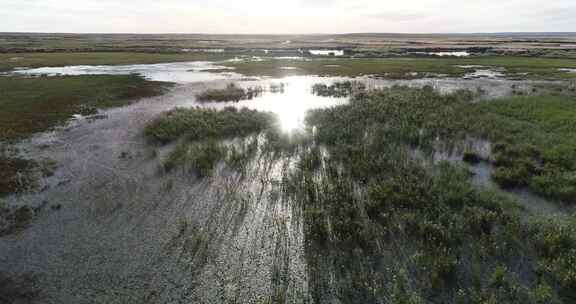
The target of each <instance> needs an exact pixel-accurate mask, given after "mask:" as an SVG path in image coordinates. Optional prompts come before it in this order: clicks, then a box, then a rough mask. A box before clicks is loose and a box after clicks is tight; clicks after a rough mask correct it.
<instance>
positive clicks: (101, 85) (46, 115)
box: [0, 75, 167, 141]
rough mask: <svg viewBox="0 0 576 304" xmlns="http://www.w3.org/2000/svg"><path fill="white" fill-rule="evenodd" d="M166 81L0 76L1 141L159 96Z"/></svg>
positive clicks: (23, 136)
mask: <svg viewBox="0 0 576 304" xmlns="http://www.w3.org/2000/svg"><path fill="white" fill-rule="evenodd" d="M166 85H167V84H165V83H160V82H150V81H146V80H144V79H143V78H140V77H138V76H134V75H127V76H70V77H39V78H36V77H31V78H28V77H0V92H1V97H0V108H1V109H2V111H1V112H0V140H8V141H10V140H17V139H22V138H25V137H27V136H29V135H31V134H33V133H36V132H42V131H46V130H48V129H50V128H52V127H54V126H57V125H59V124H61V123H63V122H64V121H66V120H68V119H69V118H70V117H71V116H72V115H73V114H77V113H82V114H94V112H95V111H96V109H98V108H108V107H115V106H122V105H126V104H129V103H130V102H132V101H134V100H136V99H137V98H141V97H149V96H154V95H158V94H160V93H162V92H163V88H164V87H166Z"/></svg>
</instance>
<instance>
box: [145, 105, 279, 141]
mask: <svg viewBox="0 0 576 304" xmlns="http://www.w3.org/2000/svg"><path fill="white" fill-rule="evenodd" d="M275 121H276V118H275V116H274V115H273V114H271V113H267V112H258V111H255V110H250V109H247V108H242V109H240V110H238V109H236V108H234V107H227V108H224V109H223V110H215V109H208V108H200V107H196V108H177V109H174V110H171V111H168V112H165V113H163V114H161V115H160V116H159V117H157V118H156V119H155V120H153V121H152V122H150V123H149V124H148V125H147V126H146V129H145V131H144V132H145V135H146V137H147V138H149V139H150V140H152V141H156V142H160V143H168V142H171V141H174V140H176V139H178V138H180V137H183V136H184V137H187V138H188V140H191V141H193V140H204V139H209V138H211V139H223V138H233V137H240V136H246V135H249V134H253V133H258V132H260V131H263V130H265V129H268V128H270V127H272V126H274V125H275Z"/></svg>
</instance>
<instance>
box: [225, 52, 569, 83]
mask: <svg viewBox="0 0 576 304" xmlns="http://www.w3.org/2000/svg"><path fill="white" fill-rule="evenodd" d="M226 65H228V66H230V67H234V68H236V71H237V72H239V73H241V74H244V75H248V76H262V75H265V76H277V77H280V76H291V75H308V74H313V75H321V76H361V75H376V76H382V77H387V78H422V77H427V76H433V75H430V74H444V75H447V76H452V77H460V76H463V75H464V74H466V73H467V71H473V70H470V69H464V68H460V67H458V65H484V66H497V67H504V68H506V69H507V73H506V75H507V76H509V77H514V78H525V79H574V78H576V74H575V73H566V72H560V71H558V68H574V67H576V63H575V61H574V60H571V59H556V58H531V57H506V56H501V57H473V58H357V59H349V58H338V59H328V58H326V59H313V60H310V61H304V60H275V59H266V60H264V61H252V62H237V63H226ZM334 65H337V66H336V67H335V66H334ZM285 66H290V67H295V68H297V69H295V70H283V69H281V67H285ZM411 73H418V74H411ZM517 73H530V74H529V75H525V76H520V75H516V74H517Z"/></svg>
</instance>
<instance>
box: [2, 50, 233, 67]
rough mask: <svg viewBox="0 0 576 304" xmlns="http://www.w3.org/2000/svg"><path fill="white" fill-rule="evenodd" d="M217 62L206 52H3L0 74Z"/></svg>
mask: <svg viewBox="0 0 576 304" xmlns="http://www.w3.org/2000/svg"><path fill="white" fill-rule="evenodd" d="M218 59H222V55H217V54H205V53H189V54H158V53H132V52H92V53H74V52H64V53H4V54H0V71H9V70H12V69H14V68H21V67H26V68H39V67H56V66H69V65H127V64H153V63H166V62H184V61H206V60H218Z"/></svg>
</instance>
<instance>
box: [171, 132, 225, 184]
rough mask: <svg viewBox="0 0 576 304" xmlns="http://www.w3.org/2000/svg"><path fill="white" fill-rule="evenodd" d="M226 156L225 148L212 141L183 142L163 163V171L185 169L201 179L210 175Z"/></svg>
mask: <svg viewBox="0 0 576 304" xmlns="http://www.w3.org/2000/svg"><path fill="white" fill-rule="evenodd" d="M227 154H228V148H227V146H225V145H222V144H218V143H216V142H214V141H208V142H205V143H194V144H191V143H189V142H185V143H181V144H179V145H178V146H177V147H176V148H175V149H174V150H173V151H172V152H171V153H170V154H169V156H168V158H167V159H166V160H165V161H164V169H165V170H166V171H168V172H169V171H171V170H173V169H175V168H185V169H188V170H191V171H193V172H194V173H196V174H197V175H198V177H200V178H202V177H206V176H209V175H211V174H212V171H213V170H214V168H215V166H216V165H217V164H218V162H219V161H220V160H222V159H223V158H225V157H226V155H227Z"/></svg>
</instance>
